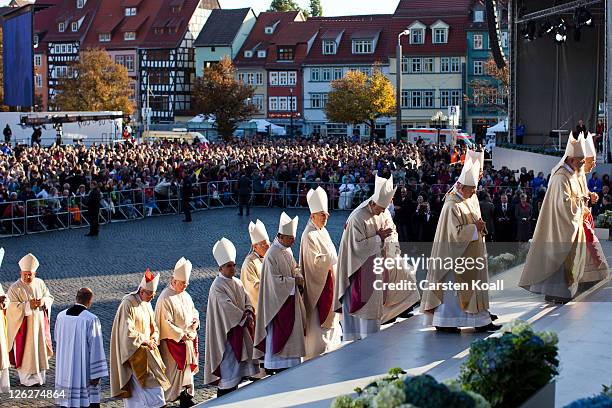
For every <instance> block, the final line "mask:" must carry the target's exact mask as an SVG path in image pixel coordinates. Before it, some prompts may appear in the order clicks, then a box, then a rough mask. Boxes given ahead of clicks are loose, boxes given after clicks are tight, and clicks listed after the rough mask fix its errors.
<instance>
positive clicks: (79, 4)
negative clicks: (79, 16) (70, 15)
mask: <svg viewBox="0 0 612 408" xmlns="http://www.w3.org/2000/svg"><path fill="white" fill-rule="evenodd" d="M83 7H85V0H77V8H83Z"/></svg>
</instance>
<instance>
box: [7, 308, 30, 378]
mask: <svg viewBox="0 0 612 408" xmlns="http://www.w3.org/2000/svg"><path fill="white" fill-rule="evenodd" d="M27 334H28V323H27V317H24V318H23V320H22V321H21V326H20V327H19V330H18V331H17V335H16V336H15V342H14V344H13V349H12V350H11V352H10V353H9V362H10V363H11V365H12V366H14V367H15V368H19V367H21V362H22V361H23V353H24V351H25V341H26V335H27Z"/></svg>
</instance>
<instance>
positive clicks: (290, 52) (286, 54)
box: [277, 47, 295, 61]
mask: <svg viewBox="0 0 612 408" xmlns="http://www.w3.org/2000/svg"><path fill="white" fill-rule="evenodd" d="M294 54H295V52H294V49H293V48H291V47H278V58H277V60H278V61H293V58H294Z"/></svg>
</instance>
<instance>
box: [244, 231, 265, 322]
mask: <svg viewBox="0 0 612 408" xmlns="http://www.w3.org/2000/svg"><path fill="white" fill-rule="evenodd" d="M249 236H250V238H251V252H249V254H248V255H247V256H246V258H245V259H244V262H243V263H242V268H240V280H241V281H242V284H243V285H244V289H245V290H246V292H247V295H249V299H250V300H251V304H252V305H253V307H254V308H255V313H257V302H258V301H259V281H260V279H261V267H262V266H263V259H264V256H266V252H268V249H269V248H270V238H269V237H268V232H267V231H266V226H265V225H264V223H263V222H261V221H260V220H257V222H255V223H253V222H250V223H249Z"/></svg>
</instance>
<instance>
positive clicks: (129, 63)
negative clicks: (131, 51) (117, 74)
mask: <svg viewBox="0 0 612 408" xmlns="http://www.w3.org/2000/svg"><path fill="white" fill-rule="evenodd" d="M125 68H126V69H127V70H128V71H129V72H132V71H134V56H133V55H126V56H125Z"/></svg>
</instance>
